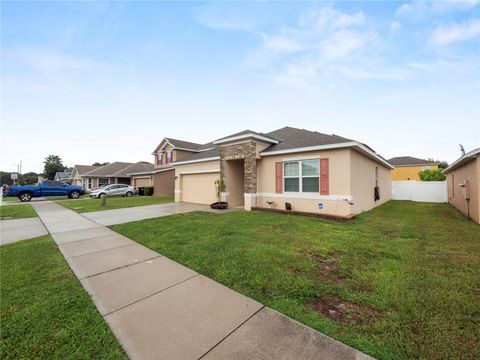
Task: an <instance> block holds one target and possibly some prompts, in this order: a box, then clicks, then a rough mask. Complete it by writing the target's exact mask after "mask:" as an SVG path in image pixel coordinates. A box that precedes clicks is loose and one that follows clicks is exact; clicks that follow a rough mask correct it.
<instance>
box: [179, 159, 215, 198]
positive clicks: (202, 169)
mask: <svg viewBox="0 0 480 360" xmlns="http://www.w3.org/2000/svg"><path fill="white" fill-rule="evenodd" d="M193 173H197V174H200V173H218V174H219V175H218V176H220V161H219V160H214V161H205V162H199V163H192V164H184V165H175V202H180V201H182V181H181V179H182V176H183V174H193ZM211 186H214V185H213V184H211Z"/></svg>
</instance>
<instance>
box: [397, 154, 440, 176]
mask: <svg viewBox="0 0 480 360" xmlns="http://www.w3.org/2000/svg"><path fill="white" fill-rule="evenodd" d="M388 162H389V163H390V164H392V165H393V166H395V169H394V170H392V173H391V175H392V180H393V181H398V180H420V176H418V173H419V172H420V171H423V170H427V169H438V165H439V164H438V163H436V162H431V161H428V160H424V159H418V158H414V157H411V156H400V157H394V158H391V159H389V160H388Z"/></svg>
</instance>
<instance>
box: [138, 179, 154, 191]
mask: <svg viewBox="0 0 480 360" xmlns="http://www.w3.org/2000/svg"><path fill="white" fill-rule="evenodd" d="M146 186H151V185H150V178H135V182H134V187H136V188H137V189H138V188H141V187H146Z"/></svg>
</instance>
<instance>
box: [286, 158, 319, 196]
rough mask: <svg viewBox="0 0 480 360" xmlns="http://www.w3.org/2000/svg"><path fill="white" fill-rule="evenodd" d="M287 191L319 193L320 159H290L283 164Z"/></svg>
mask: <svg viewBox="0 0 480 360" xmlns="http://www.w3.org/2000/svg"><path fill="white" fill-rule="evenodd" d="M283 179H284V180H283V181H284V191H285V192H302V193H318V192H319V191H320V160H318V159H313V160H301V161H288V162H285V163H284V164H283Z"/></svg>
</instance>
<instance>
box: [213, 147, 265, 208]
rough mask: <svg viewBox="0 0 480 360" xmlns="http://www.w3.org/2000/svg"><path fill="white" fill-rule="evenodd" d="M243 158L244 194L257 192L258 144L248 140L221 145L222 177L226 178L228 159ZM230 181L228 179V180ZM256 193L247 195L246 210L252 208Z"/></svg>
mask: <svg viewBox="0 0 480 360" xmlns="http://www.w3.org/2000/svg"><path fill="white" fill-rule="evenodd" d="M236 159H243V161H244V162H243V171H244V180H243V181H244V189H243V192H244V194H256V192H257V144H256V143H255V142H254V141H248V142H244V143H240V144H232V145H229V144H225V145H221V146H220V177H221V178H223V179H224V180H225V167H226V161H228V160H236ZM227 181H228V180H227ZM252 197H254V195H250V196H249V195H246V197H245V199H244V201H245V210H250V208H251V206H252V205H255V201H254V199H253V198H252Z"/></svg>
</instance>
